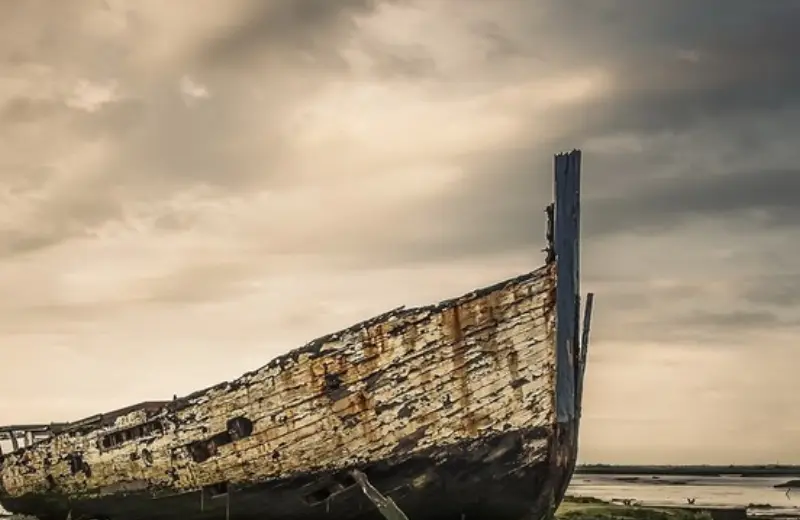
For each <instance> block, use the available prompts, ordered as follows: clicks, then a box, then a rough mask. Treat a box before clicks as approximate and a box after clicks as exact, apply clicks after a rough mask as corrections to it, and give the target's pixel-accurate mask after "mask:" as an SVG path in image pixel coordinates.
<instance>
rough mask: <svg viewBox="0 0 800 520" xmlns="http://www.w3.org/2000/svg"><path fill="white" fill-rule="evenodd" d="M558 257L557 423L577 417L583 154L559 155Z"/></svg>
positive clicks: (575, 151)
mask: <svg viewBox="0 0 800 520" xmlns="http://www.w3.org/2000/svg"><path fill="white" fill-rule="evenodd" d="M554 170H555V171H554V176H555V179H554V181H555V182H554V191H555V194H554V195H555V197H554V201H555V211H554V213H555V223H554V241H553V247H554V250H555V256H556V316H557V317H556V419H557V421H558V422H559V423H565V422H569V421H572V420H574V419H575V418H576V415H577V404H578V403H577V402H576V391H577V388H578V387H577V385H576V377H577V373H576V370H575V369H576V364H577V361H578V358H577V356H578V348H579V347H578V341H579V332H578V323H579V319H580V309H579V297H578V295H579V294H580V271H579V266H580V250H579V241H580V185H581V152H580V151H579V150H573V151H572V152H569V153H565V154H558V155H556V156H555V161H554Z"/></svg>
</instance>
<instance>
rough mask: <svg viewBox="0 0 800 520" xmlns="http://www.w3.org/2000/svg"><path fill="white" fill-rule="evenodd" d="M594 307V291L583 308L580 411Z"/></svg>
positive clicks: (579, 363) (579, 390) (587, 297)
mask: <svg viewBox="0 0 800 520" xmlns="http://www.w3.org/2000/svg"><path fill="white" fill-rule="evenodd" d="M593 308H594V293H589V294H587V295H586V306H585V307H584V309H583V333H582V336H581V348H580V358H579V360H578V373H579V375H578V413H579V414H580V413H581V411H582V406H581V403H582V401H583V377H584V375H585V374H586V357H587V355H588V352H589V331H590V329H591V325H592V309H593Z"/></svg>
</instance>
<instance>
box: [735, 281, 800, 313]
mask: <svg viewBox="0 0 800 520" xmlns="http://www.w3.org/2000/svg"><path fill="white" fill-rule="evenodd" d="M742 293H743V296H744V298H745V299H747V300H748V301H750V302H752V303H755V304H760V305H769V306H773V307H780V308H787V309H790V308H792V307H798V306H800V274H786V273H781V274H772V275H770V274H765V275H764V276H762V277H759V278H757V279H755V280H749V281H748V282H747V283H746V284H744V288H743V290H742Z"/></svg>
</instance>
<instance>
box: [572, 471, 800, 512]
mask: <svg viewBox="0 0 800 520" xmlns="http://www.w3.org/2000/svg"><path fill="white" fill-rule="evenodd" d="M623 479H624V480H623ZM788 480H791V477H738V476H724V477H693V476H685V477H684V476H677V475H670V476H655V475H575V476H574V477H573V478H572V482H571V483H570V486H569V490H568V491H567V493H568V494H570V495H573V496H585V497H595V498H599V499H602V500H609V501H610V500H614V499H617V500H621V499H633V500H635V501H637V502H639V503H641V504H642V505H686V504H687V498H694V499H695V505H696V506H741V507H747V506H749V505H751V504H769V506H770V507H768V508H749V509H748V513H749V514H751V515H781V516H797V517H800V489H795V490H793V491H792V492H790V494H789V497H787V496H786V490H785V489H776V488H775V487H774V486H775V485H776V484H781V483H783V482H786V481H788Z"/></svg>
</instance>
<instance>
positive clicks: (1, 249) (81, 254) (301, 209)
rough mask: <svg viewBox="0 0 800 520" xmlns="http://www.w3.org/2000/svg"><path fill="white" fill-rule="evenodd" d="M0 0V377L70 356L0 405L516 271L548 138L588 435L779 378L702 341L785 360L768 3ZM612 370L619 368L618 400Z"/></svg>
mask: <svg viewBox="0 0 800 520" xmlns="http://www.w3.org/2000/svg"><path fill="white" fill-rule="evenodd" d="M456 4H457V5H456ZM0 9H2V12H0V66H1V67H2V68H3V71H4V77H3V80H2V82H0V288H2V290H3V291H4V293H5V294H11V295H14V297H13V298H8V299H6V301H4V302H3V304H2V306H0V307H2V313H0V316H2V319H0V334H3V337H4V345H5V347H4V348H5V349H7V350H8V349H15V350H20V351H21V350H23V349H24V350H25V351H26V352H30V353H31V357H32V358H36V359H44V360H45V362H43V363H37V364H35V365H34V364H32V363H29V362H27V361H25V360H24V359H23V360H22V361H18V362H15V367H14V374H15V375H14V376H13V378H12V379H9V380H4V382H0V385H2V384H8V385H11V386H14V385H17V384H18V383H20V382H22V381H24V380H27V379H30V378H33V377H41V375H42V374H45V375H54V374H58V373H61V370H62V369H63V367H64V366H67V365H69V366H71V367H74V368H72V369H71V370H73V372H72V373H73V375H74V377H75V378H76V379H80V380H81V381H83V382H82V383H81V384H80V385H77V386H75V387H73V388H72V389H71V390H70V392H72V393H71V394H70V395H71V396H72V397H70V398H69V399H68V398H67V397H65V398H64V399H65V400H64V401H63V402H61V401H59V402H58V403H54V404H48V403H47V402H46V399H45V397H44V394H42V395H39V396H37V395H34V394H30V395H28V396H27V397H25V399H27V401H26V400H20V401H18V402H15V403H14V404H6V403H5V402H4V403H3V405H2V406H3V407H0V421H3V420H6V419H3V418H4V417H9V418H11V417H12V416H13V417H14V418H15V420H17V419H21V418H25V419H26V420H28V419H30V420H36V417H39V416H42V415H49V414H51V413H52V414H55V415H59V414H62V415H64V414H68V413H67V412H68V411H69V414H72V412H74V414H75V415H81V414H83V413H86V414H88V413H93V412H95V411H96V410H97V409H99V408H102V407H104V406H108V407H112V406H116V405H123V404H126V401H129V400H130V401H134V400H139V399H140V398H144V397H148V398H149V397H158V396H159V395H162V394H163V395H167V396H170V395H172V394H173V393H174V392H176V391H179V390H180V391H184V390H185V391H188V390H190V389H191V388H193V387H195V386H202V385H205V384H207V383H210V382H213V381H214V380H217V379H220V378H222V377H230V376H235V375H236V374H237V373H238V371H241V370H246V369H249V368H252V366H255V365H259V364H261V363H262V362H263V361H266V359H267V358H269V357H271V356H272V355H274V354H277V353H278V352H281V351H285V350H287V349H288V348H290V347H292V346H295V345H296V344H297V343H300V342H302V341H304V340H308V339H311V337H313V336H314V335H316V334H322V333H324V332H328V331H329V330H330V329H332V328H336V327H339V326H344V325H347V324H349V323H350V322H352V321H356V320H359V319H362V318H365V317H367V316H368V315H370V314H371V313H375V312H379V311H382V310H385V308H387V307H393V306H396V305H399V304H403V303H413V302H417V303H425V302H427V301H429V300H433V299H437V298H440V297H441V298H444V297H448V296H452V295H454V294H458V293H459V292H461V291H467V290H470V289H472V288H474V287H476V286H479V285H482V284H484V283H490V282H492V281H494V280H495V279H497V278H501V277H504V276H509V275H513V274H515V273H517V272H519V271H522V270H526V269H530V268H533V267H535V266H537V265H538V264H539V263H540V262H541V258H542V255H541V252H540V251H539V250H540V249H541V247H542V246H543V243H544V214H543V212H542V210H543V208H544V205H545V204H546V203H547V202H548V201H549V199H550V197H551V190H552V186H551V169H552V154H553V153H554V152H556V151H559V150H563V149H571V148H575V147H577V148H582V149H583V150H584V152H585V155H584V160H585V162H584V178H583V189H584V193H583V197H584V198H583V216H584V226H583V261H584V265H583V288H584V290H594V291H595V292H597V293H598V307H597V310H596V312H597V315H596V319H595V321H594V327H595V338H597V339H596V340H595V342H596V344H595V346H594V347H593V350H592V354H591V355H592V358H591V362H592V363H593V368H592V369H591V370H592V374H593V375H592V376H591V377H592V379H591V381H589V384H588V386H587V392H589V393H593V394H594V395H597V394H599V395H601V396H605V397H603V398H600V397H597V398H591V406H592V409H593V410H594V411H593V412H592V413H591V414H589V415H590V416H593V417H595V419H592V418H591V417H589V418H588V419H587V420H589V421H590V425H589V426H587V427H586V430H585V431H586V432H587V433H586V435H587V440H586V443H585V445H587V446H589V448H587V451H586V452H585V453H586V457H588V458H590V459H591V458H598V459H603V458H604V457H623V455H624V452H622V451H621V450H622V449H623V448H622V447H624V446H628V445H630V444H631V442H633V440H635V439H638V438H644V437H651V438H653V439H656V437H657V436H653V435H654V434H653V432H654V431H669V432H672V434H674V436H675V437H676V438H680V439H684V441H685V442H683V441H681V442H683V444H681V446H682V447H681V448H680V449H678V448H676V449H673V450H672V451H670V448H669V446H668V443H667V441H666V440H665V439H660V438H659V439H660V440H658V439H656V440H658V442H662V441H663V443H662V444H663V446H662V445H659V444H658V442H656V441H655V440H654V444H653V446H656V445H658V446H657V447H655V448H653V447H651V448H650V451H649V452H648V451H647V448H646V447H643V448H642V450H641V452H636V455H635V456H634V458H636V460H644V459H648V458H650V459H653V458H657V457H658V456H660V455H659V453H658V450H663V453H666V454H667V455H663V456H664V457H667V458H669V457H673V456H674V457H679V456H682V455H680V453H678V452H679V451H680V450H689V451H691V449H690V446H689V441H688V440H687V439H689V436H688V435H689V434H688V433H687V432H684V431H683V430H681V428H680V427H678V426H675V422H676V416H675V414H673V412H670V411H669V410H667V408H670V407H673V408H675V409H678V410H680V409H682V408H683V407H686V406H687V403H693V406H697V410H698V411H697V412H696V415H697V417H695V421H694V422H692V424H693V425H700V424H701V422H702V421H704V420H705V419H703V417H704V416H710V415H711V414H710V412H709V410H716V409H717V408H714V407H718V406H723V405H724V406H725V407H726V408H725V409H726V410H727V412H726V413H728V418H727V419H725V420H724V421H723V420H722V419H719V418H717V419H715V420H716V421H717V422H719V423H720V424H723V423H725V424H727V425H728V426H727V427H730V428H733V429H734V430H736V431H737V432H738V433H737V434H736V435H738V436H739V437H737V438H742V436H744V435H747V434H748V433H747V431H749V430H748V429H749V428H751V426H752V424H750V423H749V422H748V421H749V419H747V418H744V417H743V416H741V414H739V413H738V412H737V411H736V410H738V408H736V406H734V404H736V402H737V399H739V400H747V402H748V403H751V404H752V405H753V406H757V407H759V409H766V404H765V403H767V401H768V400H769V396H771V395H772V396H774V395H775V392H777V391H778V390H779V388H777V386H780V385H779V384H778V383H776V382H774V381H771V382H769V383H758V382H753V383H748V384H749V385H750V386H749V387H748V388H747V389H740V388H737V387H736V384H734V383H732V382H731V381H730V380H729V379H730V378H731V377H733V376H730V377H729V376H728V375H725V374H723V376H717V375H715V374H714V373H712V372H713V371H714V370H716V368H715V367H726V368H724V370H727V371H729V372H728V374H742V373H745V372H746V370H750V367H760V368H759V370H761V371H762V372H761V373H768V372H769V371H778V372H780V373H783V372H781V370H785V368H784V367H785V366H788V364H789V361H791V360H796V361H800V359H796V358H797V354H796V353H793V351H791V350H790V349H789V347H788V346H789V345H791V344H792V342H793V341H794V340H793V338H794V337H795V336H796V333H797V329H798V323H797V321H796V318H795V316H794V315H793V313H796V306H797V303H798V302H797V298H795V297H793V294H796V293H797V290H795V289H794V286H795V285H797V284H795V281H796V280H797V278H798V276H800V271H799V270H798V267H797V262H796V258H797V257H798V254H800V250H798V247H797V246H796V245H795V244H797V243H798V241H797V240H796V239H797V228H796V226H795V225H794V223H795V221H796V220H797V218H798V214H797V210H796V209H795V208H796V205H795V204H794V197H793V194H795V193H797V192H798V190H800V186H799V185H798V179H800V176H798V170H797V168H798V167H797V165H798V164H800V152H798V148H797V146H796V143H795V141H796V139H794V136H795V135H797V133H798V130H800V128H798V126H799V122H800V117H798V115H799V114H800V99H798V92H800V84H798V83H800V72H798V71H800V68H798V67H797V65H796V64H795V62H796V60H795V56H794V54H793V53H794V49H795V48H797V47H798V45H797V43H798V42H796V41H795V40H796V39H797V38H798V37H797V31H795V30H794V28H793V25H792V24H793V21H794V20H795V19H797V17H798V14H800V7H799V6H798V4H797V3H796V2H795V1H793V0H772V1H771V2H769V3H765V2H750V1H745V0H725V1H724V3H723V1H722V0H710V3H709V2H706V3H703V4H702V5H700V4H697V3H696V2H690V1H688V0H677V1H674V0H671V1H663V2H651V3H648V4H647V5H644V4H638V3H633V4H632V3H630V2H622V1H615V0H602V1H601V0H597V1H595V2H591V3H587V2H580V3H579V2H566V1H556V0H538V1H536V2H530V1H524V0H497V1H496V2H494V1H493V2H485V1H478V0H464V1H460V2H454V0H426V1H424V2H422V1H413V0H397V1H390V0H385V1H377V0H375V1H367V0H352V1H351V0H346V1H337V2H332V1H330V0H316V1H314V0H282V1H270V2H259V1H255V0H231V1H228V2H217V1H215V0H192V1H189V0H185V1H184V0H174V1H171V2H159V1H155V0H141V1H137V2H125V1H122V0H105V1H101V0H76V1H75V2H70V3H62V4H58V5H57V6H54V5H51V2H45V1H36V0H33V1H30V2H25V3H9V2H7V3H5V4H3V5H2V7H0ZM765 344H769V347H768V348H766V347H764V346H763V345H765ZM631 351H635V352H636V356H634V358H635V359H634V361H635V362H633V361H631V354H630V352H631ZM220 352H226V354H225V355H222V354H220ZM4 353H5V352H4ZM762 355H766V356H768V358H765V359H764V360H760V358H757V356H762ZM154 359H158V360H159V362H158V363H154V362H153V360H154ZM189 359H190V360H192V362H191V366H192V367H194V368H192V369H191V370H188V369H187V370H184V368H181V367H186V366H187V365H188V361H187V360H189ZM198 359H199V360H201V361H197V360H198ZM665 360H667V361H669V363H668V365H669V366H670V367H674V371H676V372H681V371H684V372H685V373H691V374H692V377H693V378H694V379H696V380H697V381H704V383H703V384H702V385H700V386H699V387H692V388H688V389H687V388H677V389H676V388H673V392H672V393H670V392H660V391H659V390H658V389H653V387H652V386H653V385H649V384H648V381H650V380H659V381H662V382H661V383H659V384H660V385H669V384H672V385H675V383H674V377H673V376H670V375H669V373H668V371H664V370H661V368H659V367H656V368H654V366H655V365H657V364H658V363H661V362H664V363H666V361H665ZM632 362H633V365H629V363H632ZM154 365H158V366H156V367H154ZM630 366H633V367H634V368H633V369H631V368H630ZM665 366H666V365H665ZM648 367H650V368H648ZM657 368H658V369H657ZM148 370H149V371H150V372H147V371H148ZM648 370H651V371H652V372H648ZM720 370H722V368H720ZM120 371H122V372H120ZM125 371H130V373H134V372H135V373H137V374H141V373H149V374H151V375H153V374H155V375H153V377H152V378H151V380H152V381H153V382H152V383H145V382H143V381H141V379H135V378H134V379H130V380H128V379H125V378H124V377H121V376H119V374H121V373H126V374H127V373H128V372H125ZM631 372H635V374H634V376H630V373H631ZM648 373H649V374H650V375H648ZM748 373H749V372H748ZM115 374H116V375H115ZM175 374H179V375H175ZM156 375H157V376H158V377H156ZM53 377H54V376H53ZM126 377H127V376H126ZM670 378H672V379H670ZM122 379H125V380H126V381H128V382H126V383H124V384H122V383H120V384H119V386H118V387H117V388H118V391H117V392H115V393H109V392H105V391H102V392H101V391H100V390H102V389H105V388H107V387H108V385H112V384H116V382H117V381H118V380H122ZM166 381H170V383H169V384H166ZM669 381H673V382H672V383H669ZM698 384H699V383H698ZM726 385H727V386H726ZM770 385H773V386H770ZM775 385H777V386H775ZM615 388H617V389H620V388H622V389H627V390H628V391H630V392H635V393H636V394H637V395H641V396H642V402H641V403H639V404H638V405H636V406H637V407H638V408H637V410H638V412H637V413H641V414H643V415H641V417H643V419H642V420H641V421H638V422H637V420H635V419H631V418H630V417H629V414H628V412H627V411H626V410H621V409H619V408H618V407H616V405H615V404H614V403H619V402H626V400H625V399H624V398H622V397H620V396H618V395H616V394H615V392H617V390H615ZM721 389H722V390H721ZM0 391H2V386H0ZM620 391H621V390H620ZM745 391H746V392H749V394H748V395H747V396H745V395H744V394H743V392H745ZM693 392H695V393H696V394H697V395H700V396H701V397H699V398H698V397H696V396H695V395H694V394H693ZM719 392H727V393H726V394H725V395H726V396H727V397H720V396H719V395H718V393H719ZM100 393H102V394H103V398H102V399H101V398H99V397H98V395H99V394H100ZM667 393H669V394H670V397H669V398H666V397H664V398H662V397H660V394H667ZM143 394H148V395H146V396H145V395H143ZM751 394H752V395H751ZM106 395H107V396H108V397H106ZM753 396H755V397H753ZM70 399H71V400H70ZM647 399H650V400H651V403H656V404H657V405H658V406H660V407H662V408H663V410H661V409H659V410H661V411H659V413H655V412H653V413H654V416H653V417H650V416H649V415H647V413H645V412H646V411H647V405H646V402H647ZM70 403H72V404H70ZM720 403H722V404H720ZM652 406H656V405H655V404H654V405H652ZM652 406H651V407H652ZM675 413H677V412H675ZM704 413H705V415H704ZM26 414H27V415H29V416H27V417H26ZM623 416H624V417H623ZM603 417H609V419H607V420H606V419H603ZM626 417H627V419H626ZM693 417H694V416H693ZM623 419H625V420H626V421H628V422H624V421H623V422H624V424H626V425H627V426H626V427H625V429H624V433H623V434H620V435H616V436H614V435H611V433H609V432H610V431H611V430H609V429H608V428H610V426H608V425H609V424H622V423H619V422H614V421H622V420H623ZM9 420H10V419H9ZM592 420H594V421H595V422H594V423H591V421H592ZM651 420H652V421H653V422H648V421H651ZM770 420H771V421H772V420H774V417H770ZM798 421H800V418H797V417H794V416H792V415H791V414H785V415H783V416H782V418H781V419H780V421H779V422H780V423H781V424H779V425H777V426H776V427H775V428H774V432H775V433H774V436H773V437H770V438H764V439H762V440H760V441H759V442H762V441H763V443H764V446H767V447H766V448H764V451H763V456H764V457H767V458H774V457H777V456H785V454H784V453H783V452H782V451H781V449H782V448H780V447H779V446H780V443H779V440H780V439H783V438H785V435H788V434H786V433H785V432H787V431H789V430H790V429H791V428H792V427H796V424H798ZM591 424H594V425H595V426H591ZM792 425H795V426H792ZM697 427H698V428H700V429H701V430H702V431H704V432H707V433H708V435H712V434H717V433H719V431H718V430H717V429H715V428H717V425H716V424H711V423H710V422H708V421H706V422H702V425H701V426H697ZM719 428H722V426H719ZM723 433H724V432H723ZM765 435H766V434H765ZM609 436H610V437H609ZM612 437H613V438H612ZM787 438H788V437H787ZM615 439H616V440H615ZM770 439H772V440H771V441H770ZM770 442H771V443H772V444H770ZM701 444H702V443H701ZM592 446H594V447H595V448H592ZM703 446H704V447H703V448H702V449H704V450H706V452H707V453H709V454H711V455H709V458H713V457H718V458H720V459H722V458H725V457H729V458H730V457H734V454H732V453H733V452H731V451H730V449H728V448H725V449H722V448H720V449H716V448H715V447H714V445H713V443H710V444H709V443H705V444H703ZM692 449H693V448H692ZM697 449H698V450H700V448H697ZM715 450H716V451H715ZM725 450H728V451H725ZM681 453H684V452H681ZM693 453H694V456H697V457H701V456H702V455H703V453H700V452H693ZM748 453H749V454H748V455H747V456H748V457H751V458H753V457H756V458H757V455H758V454H756V453H755V452H748ZM781 454H783V455H781ZM712 455H713V457H712ZM632 456H633V455H632ZM701 458H702V457H701ZM748 460H749V459H748ZM726 462H729V461H728V460H726Z"/></svg>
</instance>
